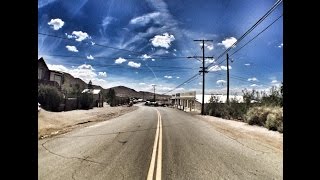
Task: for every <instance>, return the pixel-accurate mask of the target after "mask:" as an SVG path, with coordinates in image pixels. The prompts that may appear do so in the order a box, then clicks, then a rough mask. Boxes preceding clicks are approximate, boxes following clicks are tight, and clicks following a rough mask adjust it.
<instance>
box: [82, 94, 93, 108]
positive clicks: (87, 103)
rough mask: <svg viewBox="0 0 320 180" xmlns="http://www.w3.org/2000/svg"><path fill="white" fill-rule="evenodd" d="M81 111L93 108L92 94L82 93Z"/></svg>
mask: <svg viewBox="0 0 320 180" xmlns="http://www.w3.org/2000/svg"><path fill="white" fill-rule="evenodd" d="M79 102H80V106H81V109H90V108H92V103H93V96H92V94H91V93H82V94H81V95H80V97H79Z"/></svg>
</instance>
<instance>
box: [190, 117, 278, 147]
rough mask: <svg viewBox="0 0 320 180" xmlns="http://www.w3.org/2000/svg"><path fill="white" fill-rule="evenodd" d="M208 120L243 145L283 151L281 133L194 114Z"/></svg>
mask: <svg viewBox="0 0 320 180" xmlns="http://www.w3.org/2000/svg"><path fill="white" fill-rule="evenodd" d="M195 116H197V117H198V118H199V119H202V120H204V121H206V122H208V123H209V124H210V125H211V126H212V127H213V128H215V130H217V131H219V132H221V133H223V134H225V135H226V136H228V137H230V138H232V139H234V140H236V141H238V142H240V143H243V144H245V145H248V146H251V144H252V145H253V144H254V146H257V145H256V144H259V145H260V149H261V151H268V150H272V151H277V152H280V153H281V152H283V134H282V133H279V132H277V131H271V130H268V129H267V128H264V127H260V126H252V125H249V124H247V123H244V122H239V121H234V120H225V119H222V118H217V117H213V116H201V115H195Z"/></svg>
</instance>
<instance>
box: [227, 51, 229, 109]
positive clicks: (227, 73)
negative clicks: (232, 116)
mask: <svg viewBox="0 0 320 180" xmlns="http://www.w3.org/2000/svg"><path fill="white" fill-rule="evenodd" d="M227 104H229V54H228V53H227Z"/></svg>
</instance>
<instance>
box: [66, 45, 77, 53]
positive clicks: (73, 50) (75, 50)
mask: <svg viewBox="0 0 320 180" xmlns="http://www.w3.org/2000/svg"><path fill="white" fill-rule="evenodd" d="M66 48H67V49H68V51H71V52H79V51H78V49H77V47H75V46H69V45H67V46H66Z"/></svg>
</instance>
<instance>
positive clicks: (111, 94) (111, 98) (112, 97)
mask: <svg viewBox="0 0 320 180" xmlns="http://www.w3.org/2000/svg"><path fill="white" fill-rule="evenodd" d="M106 99H107V103H108V104H109V105H110V106H111V107H112V106H115V105H116V92H115V91H114V89H112V88H110V89H109V91H108V93H107V96H106Z"/></svg>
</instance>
